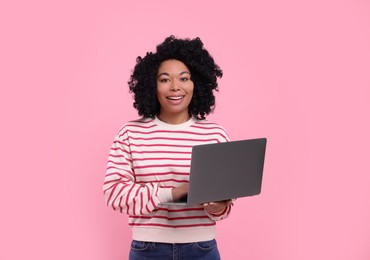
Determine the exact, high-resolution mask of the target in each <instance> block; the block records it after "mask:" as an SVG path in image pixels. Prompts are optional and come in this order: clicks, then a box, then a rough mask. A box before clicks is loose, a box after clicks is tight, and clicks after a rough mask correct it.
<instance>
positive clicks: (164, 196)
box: [157, 188, 173, 203]
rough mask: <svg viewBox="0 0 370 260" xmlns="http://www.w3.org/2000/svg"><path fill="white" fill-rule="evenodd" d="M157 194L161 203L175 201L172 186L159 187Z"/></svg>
mask: <svg viewBox="0 0 370 260" xmlns="http://www.w3.org/2000/svg"><path fill="white" fill-rule="evenodd" d="M157 196H158V199H159V201H160V202H161V203H165V202H171V201H173V199H172V188H159V189H158V193H157Z"/></svg>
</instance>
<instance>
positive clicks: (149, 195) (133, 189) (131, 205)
mask: <svg viewBox="0 0 370 260" xmlns="http://www.w3.org/2000/svg"><path fill="white" fill-rule="evenodd" d="M103 191H104V199H105V201H106V202H107V205H108V206H109V207H112V208H113V209H114V210H117V211H120V212H121V213H123V212H126V213H127V214H129V215H147V214H150V213H151V212H152V211H153V210H154V209H155V208H156V207H157V205H158V204H159V203H161V202H167V201H171V200H172V193H171V188H163V187H160V185H159V184H158V183H155V182H153V183H151V182H149V183H145V184H137V183H135V170H134V167H133V163H132V158H131V153H130V144H129V140H128V136H127V132H126V131H125V129H124V128H123V129H122V130H121V131H120V133H119V134H118V135H117V136H116V138H115V139H114V142H113V145H112V147H111V150H110V152H109V158H108V166H107V171H106V175H105V180H104V185H103Z"/></svg>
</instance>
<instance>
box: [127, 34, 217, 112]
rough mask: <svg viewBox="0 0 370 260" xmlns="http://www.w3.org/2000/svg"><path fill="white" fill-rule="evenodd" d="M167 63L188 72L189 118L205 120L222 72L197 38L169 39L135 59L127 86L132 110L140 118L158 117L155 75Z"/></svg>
mask: <svg viewBox="0 0 370 260" xmlns="http://www.w3.org/2000/svg"><path fill="white" fill-rule="evenodd" d="M171 59H175V60H179V61H181V62H183V63H184V64H185V65H186V66H187V67H188V68H189V70H190V74H191V80H192V81H193V83H194V92H193V97H192V100H191V102H190V104H189V115H191V116H195V117H196V118H198V119H205V116H206V115H208V114H210V113H211V112H212V111H213V110H214V107H215V96H214V94H213V90H216V91H218V84H217V78H221V77H222V70H221V69H220V67H219V66H218V65H217V64H216V63H215V62H214V60H213V58H212V56H211V55H210V54H209V52H208V51H207V50H206V49H205V48H204V45H203V42H202V41H201V40H200V39H199V38H198V37H197V38H195V39H192V40H190V39H188V38H187V39H176V38H175V37H174V36H173V35H172V36H170V37H167V38H166V39H165V41H164V42H163V43H161V44H159V45H157V48H156V52H155V53H152V52H147V53H146V55H145V57H143V58H142V57H140V56H139V57H137V59H136V65H135V68H134V70H133V73H132V75H131V77H130V80H129V82H128V85H129V88H130V92H131V93H133V94H134V104H133V105H134V108H135V109H137V110H138V113H139V115H141V116H143V117H154V116H157V115H158V114H159V112H160V104H159V101H158V99H157V72H158V68H159V65H160V64H161V63H162V62H163V61H166V60H171Z"/></svg>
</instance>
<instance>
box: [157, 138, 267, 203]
mask: <svg viewBox="0 0 370 260" xmlns="http://www.w3.org/2000/svg"><path fill="white" fill-rule="evenodd" d="M266 143H267V139H266V138H259V139H249V140H239V141H232V142H227V143H215V144H204V145H196V146H194V147H193V149H192V155H191V165H190V177H189V192H188V195H187V197H185V198H183V199H182V200H180V201H175V202H168V203H163V204H165V205H182V206H183V205H188V206H190V205H198V204H202V203H205V202H211V201H222V200H228V199H235V198H240V197H246V196H253V195H258V194H260V192H261V185H262V173H263V166H264V161H265V151H266Z"/></svg>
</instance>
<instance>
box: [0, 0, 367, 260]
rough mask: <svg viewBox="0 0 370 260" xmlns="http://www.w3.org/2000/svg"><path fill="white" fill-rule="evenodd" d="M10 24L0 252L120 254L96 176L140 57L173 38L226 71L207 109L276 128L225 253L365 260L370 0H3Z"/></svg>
mask: <svg viewBox="0 0 370 260" xmlns="http://www.w3.org/2000/svg"><path fill="white" fill-rule="evenodd" d="M0 28H1V30H0V32H1V42H0V44H1V48H0V57H1V58H0V64H1V65H0V66H1V67H0V74H1V76H0V81H1V82H0V85H1V95H0V96H1V97H0V98H1V102H0V106H1V107H0V111H1V112H0V113H1V135H0V138H1V140H0V141H1V169H0V172H1V189H0V193H1V194H0V199H1V221H0V230H1V231H0V238H1V247H0V248H1V249H0V259H4V260H8V259H38V260H46V259H54V260H59V259H60V260H62V259H89V260H103V259H112V260H119V259H126V256H127V253H128V250H129V241H130V239H131V238H130V236H131V234H130V230H129V228H128V227H127V225H126V221H127V218H126V216H125V215H120V214H118V213H115V212H113V211H112V210H111V209H109V208H107V207H106V206H105V204H104V201H103V196H102V191H101V189H102V188H101V184H102V181H103V178H104V173H105V168H106V160H107V154H108V151H109V148H110V145H111V142H112V140H113V137H114V135H115V134H116V132H117V131H118V130H119V128H120V127H121V125H122V124H123V123H124V122H126V121H127V120H130V119H134V118H136V117H137V116H136V112H135V111H134V110H133V108H132V100H131V96H130V94H129V93H128V89H127V85H126V82H127V80H128V78H129V75H130V71H131V69H132V68H133V66H134V64H135V58H136V56H138V55H145V52H146V51H148V50H149V51H150V50H154V46H155V45H156V44H157V43H159V42H161V41H162V40H163V39H164V38H165V37H166V36H168V35H170V34H174V35H176V36H180V37H186V36H189V37H196V36H199V37H201V39H202V40H203V41H204V43H205V45H206V47H207V48H208V50H209V51H210V52H211V53H212V54H213V55H214V57H215V59H216V61H217V62H218V63H219V65H220V66H221V67H222V69H223V70H224V77H223V78H222V79H221V81H220V92H219V93H218V94H217V109H216V111H215V114H214V115H212V116H210V118H209V119H210V120H213V121H216V122H218V123H220V124H222V125H223V126H224V127H225V128H226V129H227V130H228V132H229V134H230V136H231V138H232V139H234V140H236V139H242V138H253V137H267V138H268V148H267V154H266V167H265V172H264V181H263V190H262V194H261V195H260V196H257V197H252V198H244V199H240V200H239V201H238V203H237V204H236V206H235V207H234V209H233V212H232V215H231V216H230V218H229V219H227V220H225V221H223V222H220V223H219V225H218V242H219V247H220V250H221V252H222V256H223V259H253V260H257V259H258V260H270V259H277V260H297V259H298V260H311V259H319V260H321V259H335V260H348V259H351V260H352V259H354V260H367V259H370V247H369V241H370V221H369V220H370V166H369V161H370V160H369V159H370V157H369V146H370V138H369V133H370V124H369V117H370V116H369V112H370V47H369V46H370V2H369V1H361V0H341V1H334V0H333V1H329V0H313V1H312V0H310V1H308V0H307V1H294V0H281V1H273V0H262V1H219V2H216V1H198V0H189V1H185V2H178V1H86V0H77V1H72V0H67V1H46V0H45V1H41V0H37V1H3V2H2V3H1V4H0Z"/></svg>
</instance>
